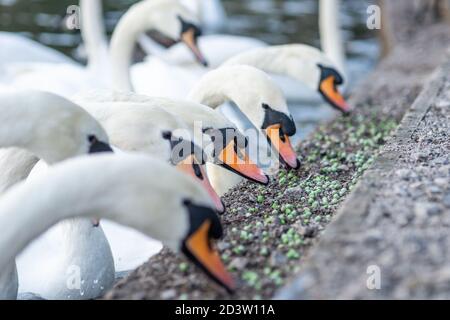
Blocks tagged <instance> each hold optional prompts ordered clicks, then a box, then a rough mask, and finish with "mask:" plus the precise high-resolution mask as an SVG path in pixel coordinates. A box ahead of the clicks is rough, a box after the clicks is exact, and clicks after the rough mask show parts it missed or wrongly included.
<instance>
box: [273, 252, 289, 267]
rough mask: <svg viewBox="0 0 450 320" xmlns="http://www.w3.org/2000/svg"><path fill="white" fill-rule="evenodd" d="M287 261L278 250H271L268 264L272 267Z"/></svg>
mask: <svg viewBox="0 0 450 320" xmlns="http://www.w3.org/2000/svg"><path fill="white" fill-rule="evenodd" d="M286 263H287V258H286V256H285V255H284V254H282V253H280V252H273V253H272V254H271V256H270V265H271V266H272V267H279V266H282V265H284V264H286Z"/></svg>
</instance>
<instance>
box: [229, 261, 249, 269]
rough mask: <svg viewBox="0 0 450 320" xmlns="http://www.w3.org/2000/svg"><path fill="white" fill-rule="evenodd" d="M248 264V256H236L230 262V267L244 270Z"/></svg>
mask: <svg viewBox="0 0 450 320" xmlns="http://www.w3.org/2000/svg"><path fill="white" fill-rule="evenodd" d="M247 264H248V259H246V258H234V259H233V260H231V262H230V265H229V266H230V268H233V269H236V270H243V269H244V268H245V267H246V266H247Z"/></svg>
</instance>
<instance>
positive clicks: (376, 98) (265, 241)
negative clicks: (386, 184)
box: [105, 26, 449, 299]
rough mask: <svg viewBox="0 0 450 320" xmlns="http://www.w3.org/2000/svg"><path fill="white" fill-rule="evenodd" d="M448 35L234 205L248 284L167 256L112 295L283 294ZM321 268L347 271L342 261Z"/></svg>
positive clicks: (224, 246) (232, 260) (237, 260)
mask: <svg viewBox="0 0 450 320" xmlns="http://www.w3.org/2000/svg"><path fill="white" fill-rule="evenodd" d="M442 29H443V28H442V27H439V26H438V27H436V28H431V29H430V30H427V33H426V34H422V35H419V37H418V38H412V37H411V43H409V44H407V45H405V46H402V47H399V48H397V49H396V51H395V52H394V54H393V55H392V56H391V58H388V59H386V60H385V61H384V62H383V64H382V65H380V66H379V68H377V71H375V72H374V73H373V75H372V76H371V77H370V78H368V79H367V80H366V81H365V82H364V83H363V84H362V85H361V86H360V87H359V88H358V89H357V90H356V94H354V95H353V97H352V99H351V103H352V104H353V105H355V107H356V111H355V112H354V113H352V115H351V116H350V117H346V118H344V117H340V118H337V119H336V120H334V121H332V122H330V123H329V124H327V125H324V126H322V127H320V128H319V129H318V130H317V131H316V132H315V133H314V134H312V135H311V136H310V137H309V138H308V139H306V140H305V141H304V142H303V143H302V145H301V146H299V154H300V158H301V159H302V163H303V164H302V167H301V168H300V170H298V171H296V172H280V175H279V176H278V177H277V179H275V180H274V181H272V182H271V184H270V185H269V186H268V187H267V188H261V187H259V186H256V185H253V184H250V183H244V184H242V185H240V186H238V187H236V188H235V189H234V190H233V191H232V192H230V193H229V194H228V195H227V196H226V197H225V198H224V201H225V203H226V205H227V207H228V210H229V211H228V213H227V214H225V215H224V217H223V223H224V226H225V231H226V235H225V237H224V239H223V240H222V241H220V242H219V243H218V248H219V249H220V252H221V254H222V258H223V260H224V261H225V263H226V265H227V266H228V269H229V270H230V271H231V272H232V274H233V275H234V276H235V278H236V279H237V280H238V283H239V289H238V290H237V292H236V293H235V294H234V295H233V296H230V295H227V294H226V293H225V292H224V291H223V290H222V289H220V288H218V287H217V286H216V285H214V284H213V283H211V282H210V281H208V279H207V278H206V277H205V276H204V275H203V274H202V273H201V272H199V271H198V270H196V269H195V268H193V267H192V266H191V265H190V264H189V263H187V261H186V260H185V259H184V258H180V257H176V256H174V255H173V254H172V253H171V252H169V251H168V250H166V249H164V250H163V251H162V252H161V253H160V254H158V255H156V256H155V257H152V258H151V259H150V260H149V262H148V263H146V264H144V265H143V266H142V267H140V268H138V269H137V270H135V271H134V272H133V273H131V274H130V276H129V277H127V278H126V279H124V280H122V281H120V282H119V283H118V284H117V285H116V287H115V288H114V289H113V290H111V291H110V292H109V293H108V294H107V295H106V296H105V298H106V299H229V298H234V299H261V298H272V297H274V295H275V293H276V292H277V291H278V290H279V289H280V288H281V287H282V286H283V285H285V284H289V283H291V282H292V280H293V279H294V276H295V274H297V273H298V272H299V271H300V270H301V269H303V265H304V264H305V263H306V262H307V261H308V260H309V259H308V254H309V251H310V250H311V248H312V247H313V245H315V244H316V243H317V239H318V238H319V237H321V236H322V233H323V230H324V229H325V227H326V226H327V225H328V224H329V222H330V221H332V220H333V215H334V214H335V213H336V212H337V210H338V208H339V207H340V206H341V204H342V202H343V200H344V199H345V198H346V196H347V195H348V193H349V192H350V190H352V188H354V186H355V184H356V183H357V181H358V178H359V177H360V176H361V175H362V174H363V173H364V171H365V170H367V169H368V168H369V167H370V165H371V163H372V162H373V161H374V159H375V158H376V156H377V154H378V152H379V151H380V148H381V146H382V145H383V144H384V143H385V142H386V139H387V138H388V137H389V135H390V133H391V132H392V131H393V129H395V128H396V125H397V123H398V122H399V121H400V120H401V119H402V117H403V114H404V113H405V111H406V110H407V109H408V108H409V106H410V105H411V104H412V103H413V101H414V100H415V99H416V97H417V95H418V94H419V92H420V91H421V89H422V86H423V83H424V82H425V80H426V79H427V77H428V76H429V74H430V72H431V71H432V70H434V68H435V67H436V66H437V65H438V64H439V61H440V60H441V58H442V56H443V54H442V52H443V47H444V45H445V44H446V43H447V44H448V43H449V33H447V30H442ZM417 61H420V64H419V63H417ZM397 206H398V204H397ZM392 216H394V217H395V214H392ZM346 231H348V230H346ZM346 231H344V232H346ZM366 231H367V230H366V229H363V230H361V232H362V233H363V234H365V233H366ZM369 231H370V230H369ZM369 231H367V232H369ZM376 236H377V235H375V240H376ZM381 236H383V233H382V235H381ZM378 237H380V235H378ZM340 245H341V246H342V245H343V244H342V243H341V244H340ZM315 251H316V250H315ZM336 254H338V255H341V254H343V255H345V252H342V251H339V250H338V252H337V253H336ZM350 258H351V257H350ZM346 262H347V261H346ZM321 263H324V264H323V266H327V264H329V265H330V266H331V265H333V264H337V262H335V260H334V258H333V257H331V258H329V259H328V260H326V261H325V262H324V261H321ZM341 267H345V264H342V265H341ZM325 269H326V268H325ZM328 273H330V274H331V273H332V271H329V272H328ZM302 288H303V286H302ZM295 292H297V291H295Z"/></svg>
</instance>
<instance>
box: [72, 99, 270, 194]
mask: <svg viewBox="0 0 450 320" xmlns="http://www.w3.org/2000/svg"><path fill="white" fill-rule="evenodd" d="M83 100H84V101H86V102H87V101H96V103H101V102H103V103H105V104H106V105H107V106H108V105H111V103H112V102H113V101H115V103H120V104H121V105H122V106H123V105H125V104H129V105H133V106H139V105H140V106H141V107H143V106H145V108H153V109H154V108H163V109H164V110H165V111H168V112H170V113H171V114H172V115H174V116H175V117H177V118H179V119H182V121H183V123H185V125H187V128H188V129H189V132H190V133H191V134H193V142H194V143H195V144H197V145H198V146H200V147H201V149H202V150H203V151H204V152H205V153H206V157H207V161H208V163H209V164H214V165H213V166H217V164H219V165H220V166H223V165H222V164H221V163H218V162H217V161H216V157H215V156H214V152H215V151H217V153H220V152H221V150H222V148H224V147H226V146H221V147H220V148H218V149H217V148H216V146H215V144H214V143H213V142H212V136H211V135H209V134H206V133H205V130H207V131H208V130H209V131H213V132H214V133H219V132H221V131H223V130H228V131H231V132H232V133H233V134H234V135H236V136H237V137H239V138H240V139H241V138H243V137H244V135H243V134H242V133H241V132H240V131H239V130H238V129H237V128H236V126H235V125H234V124H233V123H232V122H230V121H229V120H227V119H226V118H225V117H224V116H223V115H222V114H221V113H220V112H219V111H217V110H213V109H211V108H209V107H207V106H204V105H201V104H198V103H195V102H192V101H185V100H176V99H168V98H156V97H149V96H145V95H140V94H134V93H123V92H114V91H109V90H95V91H91V92H89V93H87V94H85V95H84V97H83ZM75 101H77V102H79V103H80V104H81V105H84V103H83V102H82V101H79V100H77V98H75ZM100 121H101V119H100ZM218 140H219V139H218ZM228 141H229V142H230V143H231V142H232V140H231V141H230V140H227V143H228ZM122 147H123V146H122ZM216 149H217V150H216ZM241 152H242V153H243V154H244V156H245V157H248V154H247V151H246V150H242V151H241ZM224 160H228V159H224ZM225 162H226V161H225ZM208 163H207V168H209V167H210V165H209V164H208ZM228 164H229V167H227V168H226V169H227V170H228V171H230V168H231V170H232V171H233V175H236V173H237V174H238V175H240V176H243V177H245V178H247V179H251V180H253V181H257V182H259V183H263V184H267V183H268V177H267V176H266V174H265V173H264V172H263V171H262V170H261V169H259V168H258V167H257V166H256V165H254V164H253V163H252V162H251V161H250V160H248V161H247V163H246V165H245V166H242V165H239V164H236V163H233V162H230V163H228ZM207 172H208V170H207ZM207 176H208V177H209V179H210V181H211V184H212V185H213V188H214V190H216V192H217V191H218V190H220V188H221V184H222V181H220V179H218V178H216V177H214V172H212V174H210V173H209V172H208V174H207ZM213 181H216V182H215V183H214V184H213V183H212V182H213ZM223 183H225V181H224V182H223Z"/></svg>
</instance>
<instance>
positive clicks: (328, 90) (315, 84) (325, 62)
mask: <svg viewBox="0 0 450 320" xmlns="http://www.w3.org/2000/svg"><path fill="white" fill-rule="evenodd" d="M224 65H228V66H231V65H249V66H254V67H257V68H259V69H261V70H263V71H265V72H269V73H275V74H280V75H287V76H290V77H292V78H293V79H296V80H298V81H299V82H301V83H303V84H304V85H306V86H307V87H308V88H310V89H311V90H314V91H318V92H319V93H320V94H321V95H322V97H323V98H324V99H325V100H326V101H327V102H328V103H329V104H330V105H331V106H333V107H335V108H336V109H338V110H340V111H341V112H344V113H347V112H349V111H350V109H351V108H350V107H349V105H348V104H347V103H346V101H345V99H344V98H343V96H342V94H341V93H340V92H339V90H338V87H339V86H340V85H342V84H344V77H343V76H342V74H341V72H339V71H338V68H337V67H336V66H335V65H334V64H333V62H332V61H331V60H330V59H329V58H328V57H327V56H326V55H325V54H324V53H323V52H322V51H320V50H318V49H317V48H314V47H311V46H308V45H304V44H286V45H279V46H269V47H263V48H256V49H252V50H249V51H247V52H243V53H241V54H238V55H236V56H234V57H232V58H230V59H229V60H228V61H226V62H225V63H224Z"/></svg>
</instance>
